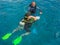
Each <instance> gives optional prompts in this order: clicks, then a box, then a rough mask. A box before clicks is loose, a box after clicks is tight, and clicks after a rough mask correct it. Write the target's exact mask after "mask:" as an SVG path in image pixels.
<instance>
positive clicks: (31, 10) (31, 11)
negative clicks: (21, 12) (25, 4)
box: [29, 4, 36, 14]
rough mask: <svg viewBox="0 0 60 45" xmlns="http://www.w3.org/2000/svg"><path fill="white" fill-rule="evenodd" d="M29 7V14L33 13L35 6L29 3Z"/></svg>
mask: <svg viewBox="0 0 60 45" xmlns="http://www.w3.org/2000/svg"><path fill="white" fill-rule="evenodd" d="M29 7H30V9H29V12H30V13H31V14H34V13H35V12H36V6H34V7H33V6H32V5H31V4H30V5H29Z"/></svg>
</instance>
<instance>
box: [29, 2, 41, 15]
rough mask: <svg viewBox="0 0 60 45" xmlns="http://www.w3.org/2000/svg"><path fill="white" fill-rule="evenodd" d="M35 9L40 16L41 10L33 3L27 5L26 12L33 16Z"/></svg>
mask: <svg viewBox="0 0 60 45" xmlns="http://www.w3.org/2000/svg"><path fill="white" fill-rule="evenodd" d="M37 9H38V10H39V11H40V14H42V10H41V9H40V8H39V7H38V6H37V5H36V3H35V2H32V3H31V4H30V5H29V8H28V12H29V13H31V14H35V13H36V10H37Z"/></svg>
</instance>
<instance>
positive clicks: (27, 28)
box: [24, 17, 34, 32]
mask: <svg viewBox="0 0 60 45" xmlns="http://www.w3.org/2000/svg"><path fill="white" fill-rule="evenodd" d="M26 19H27V17H26V18H25V25H24V29H25V30H26V31H27V32H30V28H31V26H32V23H33V22H34V19H32V18H31V19H30V20H26Z"/></svg>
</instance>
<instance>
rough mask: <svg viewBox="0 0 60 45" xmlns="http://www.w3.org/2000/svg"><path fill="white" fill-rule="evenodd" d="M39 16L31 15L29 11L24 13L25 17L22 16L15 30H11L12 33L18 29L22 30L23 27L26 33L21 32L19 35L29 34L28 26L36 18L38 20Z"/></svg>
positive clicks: (29, 26)
mask: <svg viewBox="0 0 60 45" xmlns="http://www.w3.org/2000/svg"><path fill="white" fill-rule="evenodd" d="M39 19H40V17H39V16H31V15H30V14H29V13H26V14H25V17H24V18H23V20H22V21H21V22H20V23H19V26H18V28H16V29H15V30H13V32H12V33H14V32H16V31H18V30H23V29H25V30H26V33H24V34H22V35H21V36H24V35H28V34H30V32H31V31H30V28H31V26H32V24H33V23H34V22H35V21H36V20H39Z"/></svg>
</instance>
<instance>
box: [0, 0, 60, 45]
mask: <svg viewBox="0 0 60 45" xmlns="http://www.w3.org/2000/svg"><path fill="white" fill-rule="evenodd" d="M32 1H35V2H36V3H37V6H38V7H40V9H41V10H42V11H43V14H42V15H40V14H38V13H36V15H39V16H40V20H38V21H37V22H36V23H35V24H34V25H33V26H32V29H31V31H32V32H31V34H30V35H28V36H24V37H23V40H22V42H21V43H20V44H18V45H60V0H0V45H13V43H12V41H13V40H14V39H15V38H16V37H18V36H20V35H21V33H24V31H21V32H19V31H17V32H15V33H14V34H13V35H12V36H11V37H10V38H9V39H8V40H5V41H4V40H2V39H1V37H2V36H3V35H4V34H6V33H9V32H12V31H13V29H15V28H16V27H17V26H18V24H19V22H20V20H21V19H22V18H23V17H24V14H25V13H26V10H27V9H25V7H26V6H27V8H28V5H29V4H30V3H31V2H32ZM37 11H38V10H37Z"/></svg>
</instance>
